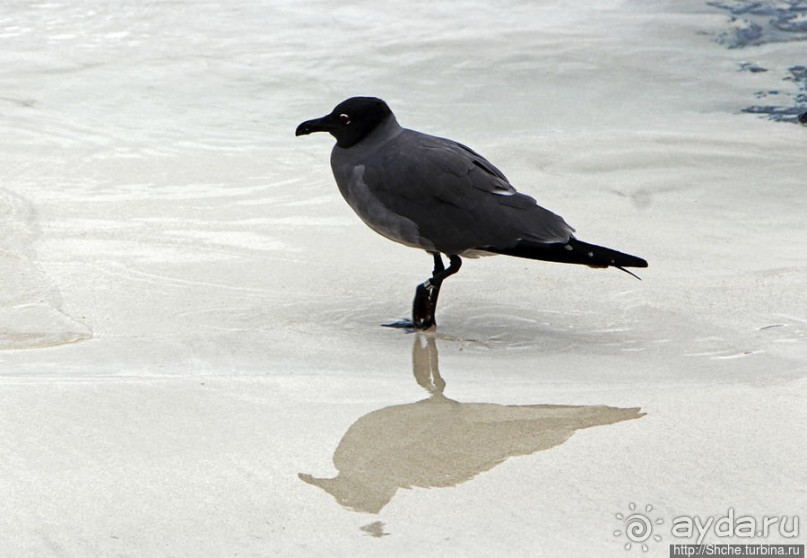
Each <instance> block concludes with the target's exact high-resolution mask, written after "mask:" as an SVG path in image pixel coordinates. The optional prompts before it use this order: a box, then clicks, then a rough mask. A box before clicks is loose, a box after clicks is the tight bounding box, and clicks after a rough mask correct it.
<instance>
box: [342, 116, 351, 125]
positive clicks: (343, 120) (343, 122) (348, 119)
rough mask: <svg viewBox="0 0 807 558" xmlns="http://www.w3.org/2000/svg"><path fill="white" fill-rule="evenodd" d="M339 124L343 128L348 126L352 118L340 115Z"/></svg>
mask: <svg viewBox="0 0 807 558" xmlns="http://www.w3.org/2000/svg"><path fill="white" fill-rule="evenodd" d="M339 122H341V123H342V126H347V125H348V124H350V116H348V115H347V114H340V115H339Z"/></svg>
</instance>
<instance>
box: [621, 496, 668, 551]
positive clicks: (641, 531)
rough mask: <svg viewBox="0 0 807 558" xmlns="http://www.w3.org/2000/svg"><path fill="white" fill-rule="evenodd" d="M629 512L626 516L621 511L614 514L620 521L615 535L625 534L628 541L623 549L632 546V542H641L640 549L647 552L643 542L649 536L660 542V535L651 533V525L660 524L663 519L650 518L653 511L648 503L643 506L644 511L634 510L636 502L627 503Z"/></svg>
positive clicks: (648, 538)
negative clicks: (620, 524) (620, 526)
mask: <svg viewBox="0 0 807 558" xmlns="http://www.w3.org/2000/svg"><path fill="white" fill-rule="evenodd" d="M628 509H629V510H630V513H629V514H628V515H627V516H626V515H623V514H621V513H618V514H616V518H617V519H618V520H619V521H621V522H622V529H617V530H616V531H614V536H615V537H621V536H622V535H625V537H626V538H627V539H628V542H627V543H625V550H630V549H631V548H633V544H634V543H636V544H637V545H638V544H641V546H642V550H643V551H644V552H647V551H648V549H649V547H648V546H647V544H645V543H646V542H647V541H649V540H650V539H651V538H652V540H654V541H656V542H661V536H660V535H654V534H653V525H654V524H655V525H661V524H662V523H664V520H663V519H661V518H658V519H655V520H653V519H651V518H650V512H652V511H653V506H651V505H650V504H648V505H647V506H645V508H644V512H637V511H636V504H634V503H632V502H631V503H630V504H629V505H628Z"/></svg>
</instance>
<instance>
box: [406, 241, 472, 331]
mask: <svg viewBox="0 0 807 558" xmlns="http://www.w3.org/2000/svg"><path fill="white" fill-rule="evenodd" d="M432 255H433V256H434V272H433V274H432V276H431V278H430V279H427V280H426V281H424V282H423V283H421V284H420V285H418V287H417V289H416V290H415V300H414V302H413V303H412V323H413V324H414V326H415V329H429V328H430V327H433V326H436V325H437V322H436V321H435V319H434V313H435V311H436V310H437V297H438V296H439V295H440V287H441V286H442V284H443V280H444V279H445V278H446V277H449V276H450V275H454V274H455V273H457V272H458V271H459V270H460V267H461V266H462V260H461V259H460V257H459V256H448V261H449V262H450V263H449V266H448V268H445V267H444V266H443V260H442V258H441V257H440V254H438V253H437V252H432Z"/></svg>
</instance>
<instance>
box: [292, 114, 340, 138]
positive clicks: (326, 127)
mask: <svg viewBox="0 0 807 558" xmlns="http://www.w3.org/2000/svg"><path fill="white" fill-rule="evenodd" d="M331 130H333V124H332V123H331V115H330V114H328V115H326V116H323V117H322V118H314V119H313V120H306V121H305V122H303V123H302V124H300V125H299V126H297V131H296V132H294V135H295V136H307V135H308V134H313V133H314V132H330V131H331Z"/></svg>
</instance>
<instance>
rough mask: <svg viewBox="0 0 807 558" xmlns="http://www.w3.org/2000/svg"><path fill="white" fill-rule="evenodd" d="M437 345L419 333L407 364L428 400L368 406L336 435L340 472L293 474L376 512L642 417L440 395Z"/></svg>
mask: <svg viewBox="0 0 807 558" xmlns="http://www.w3.org/2000/svg"><path fill="white" fill-rule="evenodd" d="M437 358H438V357H437V346H436V342H435V338H434V336H433V335H432V334H421V333H418V334H416V336H415V340H414V347H413V349H412V367H413V372H414V375H415V379H416V380H417V382H418V384H419V385H420V386H422V387H423V388H424V389H426V391H428V392H429V393H430V394H431V396H430V397H429V398H428V399H424V400H422V401H418V402H416V403H408V404H405V405H394V406H391V407H386V408H383V409H379V410H378V411H373V412H372V413H369V414H367V415H365V416H363V417H361V418H360V419H359V420H357V421H356V422H355V423H354V424H353V425H352V426H351V427H350V428H349V429H348V431H347V432H346V433H345V435H344V436H343V437H342V441H341V442H340V443H339V446H338V447H337V448H336V452H335V453H334V456H333V463H334V465H335V466H336V469H337V470H338V471H339V474H338V475H337V476H336V477H334V478H330V479H328V478H316V477H313V476H311V475H308V474H303V473H301V474H300V475H299V477H300V479H302V480H303V481H305V482H307V483H309V484H312V485H314V486H318V487H320V488H321V489H323V490H325V491H326V492H328V493H329V494H331V495H332V496H333V497H334V498H336V501H337V502H339V503H340V504H341V505H342V506H344V507H346V508H349V509H351V510H355V511H360V512H368V513H378V512H380V511H381V509H382V508H383V507H384V506H385V505H387V504H388V503H389V501H390V500H391V499H392V497H393V496H394V495H395V493H396V492H397V491H398V489H399V488H411V487H414V486H417V487H423V488H432V487H447V486H455V485H458V484H460V483H463V482H465V481H468V480H470V479H472V478H473V477H475V476H476V475H478V474H479V473H482V472H484V471H488V470H490V469H492V468H493V467H495V466H496V465H498V464H500V463H502V462H503V461H505V460H506V459H507V458H508V457H513V456H517V455H529V454H532V453H535V452H538V451H542V450H547V449H549V448H552V447H555V446H558V445H560V444H562V443H563V442H565V441H566V440H568V439H569V438H570V437H571V436H572V434H574V433H575V431H576V430H579V429H581V428H590V427H592V426H601V425H605V424H614V423H617V422H621V421H623V420H631V419H636V418H639V417H641V416H643V415H644V413H642V412H641V411H640V409H639V408H629V409H620V408H615V407H605V406H566V405H497V404H493V403H460V402H458V401H454V400H452V399H449V398H447V397H445V396H444V395H443V391H444V390H445V385H446V383H445V381H444V380H443V378H442V377H441V376H440V371H439V368H438V362H437Z"/></svg>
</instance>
